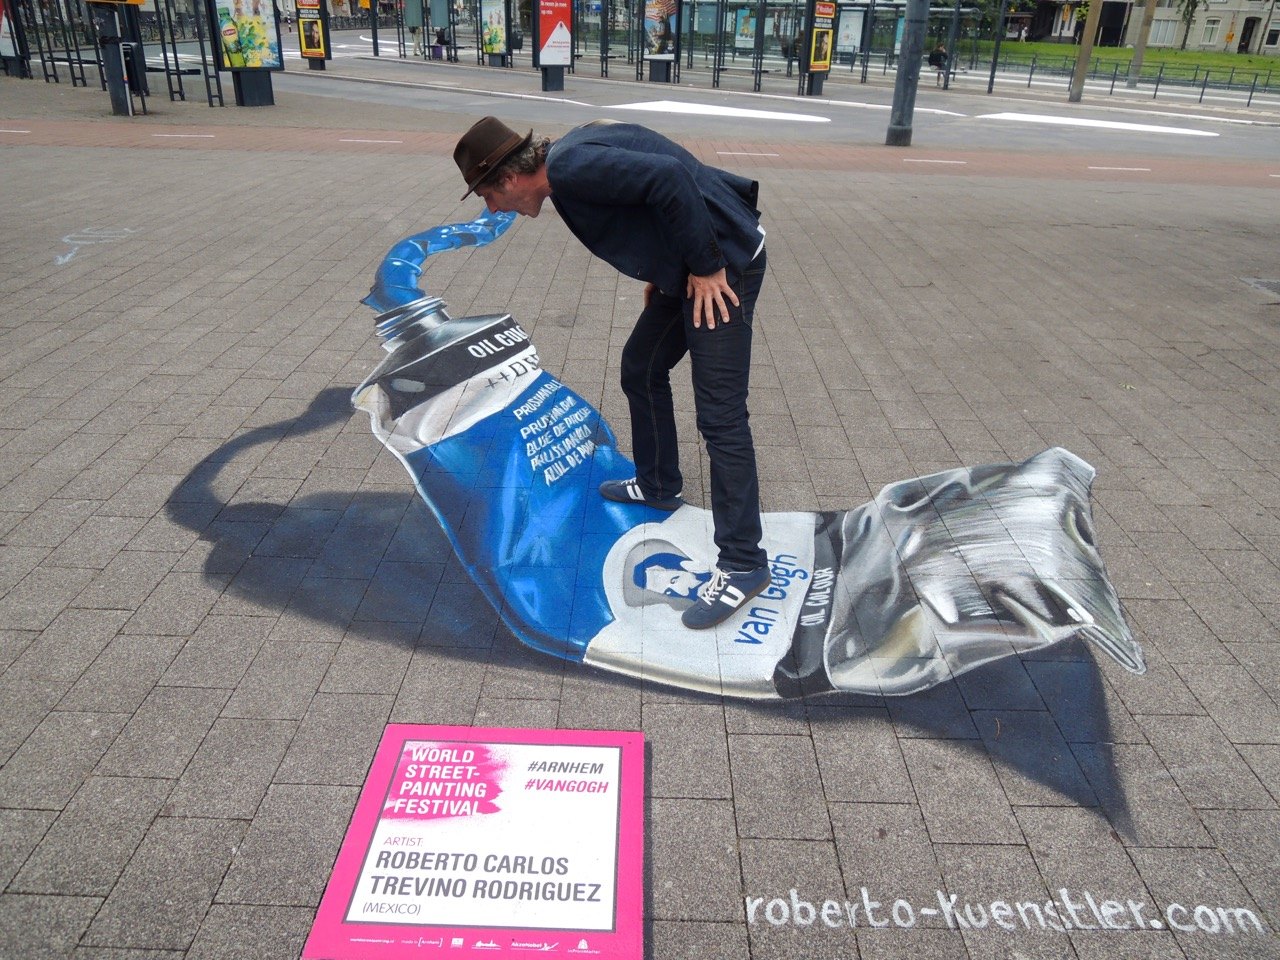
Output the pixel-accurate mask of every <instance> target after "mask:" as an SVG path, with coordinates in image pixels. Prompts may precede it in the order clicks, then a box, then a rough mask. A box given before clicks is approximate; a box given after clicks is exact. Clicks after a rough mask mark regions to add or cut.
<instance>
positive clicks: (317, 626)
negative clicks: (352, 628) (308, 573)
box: [271, 577, 369, 643]
mask: <svg viewBox="0 0 1280 960" xmlns="http://www.w3.org/2000/svg"><path fill="white" fill-rule="evenodd" d="M368 588H369V581H368V580H337V579H333V578H326V577H306V578H304V579H303V581H302V583H301V584H300V585H299V586H298V589H297V592H295V593H294V595H293V596H292V597H291V598H290V600H289V605H288V607H286V608H285V611H284V613H283V614H282V615H281V617H280V619H279V620H278V621H276V624H275V626H274V627H272V628H271V639H273V640H297V641H302V642H316V643H338V642H340V641H341V640H342V638H343V637H344V636H345V635H346V632H347V628H348V626H349V625H350V624H351V620H352V617H354V615H355V612H356V608H357V607H359V606H360V600H361V598H363V597H364V594H365V591H366V590H367V589H368Z"/></svg>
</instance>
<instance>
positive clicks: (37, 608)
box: [0, 567, 94, 630]
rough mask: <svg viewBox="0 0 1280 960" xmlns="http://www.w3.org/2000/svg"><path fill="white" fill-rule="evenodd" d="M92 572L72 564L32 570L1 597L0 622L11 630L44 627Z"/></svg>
mask: <svg viewBox="0 0 1280 960" xmlns="http://www.w3.org/2000/svg"><path fill="white" fill-rule="evenodd" d="M93 575H94V571H93V570H85V569H72V568H70V567H38V568H36V569H35V570H32V571H31V572H30V573H29V574H27V575H26V576H25V577H23V578H22V580H21V581H20V582H19V583H18V584H17V585H16V586H15V587H13V588H12V589H11V590H9V592H8V593H6V594H5V595H4V596H3V597H0V623H3V624H4V625H5V626H6V627H7V628H9V629H11V630H43V629H44V628H45V627H47V626H48V625H49V624H50V623H52V622H53V620H54V618H55V617H57V616H58V614H60V613H61V612H62V611H63V609H65V608H66V606H67V604H68V603H70V602H71V600H72V598H73V597H75V595H76V594H78V593H79V592H80V591H81V590H82V589H84V586H85V584H87V583H88V582H89V581H90V580H92V579H93Z"/></svg>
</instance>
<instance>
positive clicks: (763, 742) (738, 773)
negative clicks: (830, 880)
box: [729, 735, 831, 840]
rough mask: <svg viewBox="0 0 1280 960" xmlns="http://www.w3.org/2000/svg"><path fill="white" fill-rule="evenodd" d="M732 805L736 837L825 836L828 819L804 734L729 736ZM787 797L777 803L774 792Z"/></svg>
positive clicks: (815, 765) (823, 798)
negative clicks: (782, 801) (736, 829)
mask: <svg viewBox="0 0 1280 960" xmlns="http://www.w3.org/2000/svg"><path fill="white" fill-rule="evenodd" d="M729 769H730V773H731V775H732V785H733V797H734V811H735V814H736V816H737V821H738V834H739V836H741V837H744V838H747V837H755V838H760V839H793V840H826V839H829V838H830V837H831V823H830V820H829V817H828V814H827V809H826V798H825V797H824V796H823V794H822V781H821V778H820V777H819V775H818V764H817V759H816V757H815V756H814V752H813V742H812V741H811V740H810V739H809V738H808V737H793V736H763V735H760V736H757V735H749V736H748V735H735V736H731V737H729ZM782 796H785V797H787V798H788V799H787V802H786V803H782V804H780V803H779V802H778V798H779V797H782Z"/></svg>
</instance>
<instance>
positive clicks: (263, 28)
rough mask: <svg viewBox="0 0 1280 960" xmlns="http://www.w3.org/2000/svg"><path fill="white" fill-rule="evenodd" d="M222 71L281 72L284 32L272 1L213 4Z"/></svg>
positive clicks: (227, 0) (210, 11) (211, 11)
mask: <svg viewBox="0 0 1280 960" xmlns="http://www.w3.org/2000/svg"><path fill="white" fill-rule="evenodd" d="M208 14H209V21H210V30H211V34H210V36H212V37H214V38H215V39H214V41H213V49H214V50H215V51H217V56H218V69H220V70H281V69H283V68H284V61H283V60H282V59H281V57H280V28H279V25H278V23H277V21H276V15H275V5H274V4H273V3H272V0H209V3H208Z"/></svg>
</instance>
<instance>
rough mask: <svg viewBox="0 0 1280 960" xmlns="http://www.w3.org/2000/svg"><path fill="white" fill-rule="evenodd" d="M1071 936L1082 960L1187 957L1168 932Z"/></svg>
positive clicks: (1101, 932) (1087, 932)
mask: <svg viewBox="0 0 1280 960" xmlns="http://www.w3.org/2000/svg"><path fill="white" fill-rule="evenodd" d="M1069 936H1070V938H1071V945H1072V947H1074V948H1075V952H1076V956H1077V957H1079V958H1080V960H1185V957H1186V954H1185V953H1184V952H1183V951H1182V948H1181V947H1180V946H1179V944H1178V942H1177V940H1175V939H1174V938H1173V936H1172V934H1170V933H1169V932H1168V931H1155V930H1148V931H1147V932H1146V933H1137V932H1135V931H1128V932H1122V933H1117V932H1116V931H1114V930H1092V931H1090V930H1083V931H1082V930H1074V931H1072V932H1071V933H1070V934H1069Z"/></svg>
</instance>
